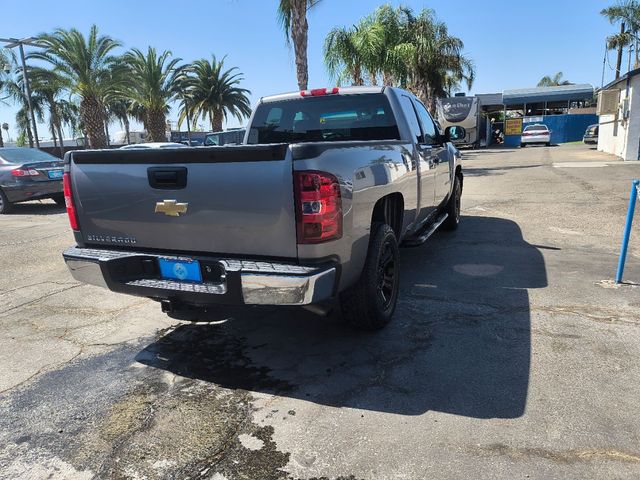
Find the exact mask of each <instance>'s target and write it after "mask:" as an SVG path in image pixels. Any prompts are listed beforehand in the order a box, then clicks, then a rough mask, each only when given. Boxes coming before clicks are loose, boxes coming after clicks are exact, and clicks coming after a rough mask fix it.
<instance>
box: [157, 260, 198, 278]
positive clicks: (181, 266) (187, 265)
mask: <svg viewBox="0 0 640 480" xmlns="http://www.w3.org/2000/svg"><path fill="white" fill-rule="evenodd" d="M158 264H159V265H160V275H161V276H162V278H165V279H168V280H179V281H181V282H202V275H201V274H200V262H198V261H197V260H189V259H181V260H173V259H169V258H159V259H158Z"/></svg>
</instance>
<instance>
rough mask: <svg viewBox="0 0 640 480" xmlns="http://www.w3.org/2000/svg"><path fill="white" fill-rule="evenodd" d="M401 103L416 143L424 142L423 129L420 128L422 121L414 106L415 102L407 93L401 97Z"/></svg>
mask: <svg viewBox="0 0 640 480" xmlns="http://www.w3.org/2000/svg"><path fill="white" fill-rule="evenodd" d="M400 104H401V105H402V111H403V112H404V116H405V118H406V119H407V122H409V129H410V130H411V134H412V136H413V138H414V140H415V142H416V143H422V130H420V123H419V122H418V114H417V113H416V110H415V108H414V107H413V102H412V101H411V99H410V98H409V97H407V96H406V95H402V96H401V97H400Z"/></svg>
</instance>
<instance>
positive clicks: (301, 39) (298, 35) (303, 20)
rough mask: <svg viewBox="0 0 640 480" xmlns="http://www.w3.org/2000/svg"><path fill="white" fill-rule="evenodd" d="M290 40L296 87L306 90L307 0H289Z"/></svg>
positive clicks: (307, 73)
mask: <svg viewBox="0 0 640 480" xmlns="http://www.w3.org/2000/svg"><path fill="white" fill-rule="evenodd" d="M291 6H292V12H291V40H292V41H293V49H294V52H295V56H296V74H297V76H298V88H299V89H300V90H306V89H307V85H308V83H309V69H308V65H307V32H308V31H309V24H308V23H307V0H291Z"/></svg>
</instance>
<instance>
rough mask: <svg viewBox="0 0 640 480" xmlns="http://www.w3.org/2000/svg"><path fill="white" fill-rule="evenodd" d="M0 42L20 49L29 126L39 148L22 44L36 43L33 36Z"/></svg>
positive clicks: (35, 44) (36, 45) (0, 39)
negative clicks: (29, 118)
mask: <svg viewBox="0 0 640 480" xmlns="http://www.w3.org/2000/svg"><path fill="white" fill-rule="evenodd" d="M0 42H2V43H4V44H5V46H4V47H5V48H14V47H18V48H19V50H20V60H21V62H22V78H23V81H24V94H25V95H26V97H27V105H28V106H29V116H30V117H31V128H32V129H33V137H34V139H35V141H36V148H40V140H38V127H37V125H36V116H35V114H34V113H33V105H32V104H31V86H30V85H29V75H27V63H26V62H25V59H24V46H25V45H29V46H32V47H39V46H40V45H38V44H37V43H36V39H35V38H33V37H29V38H23V39H22V40H18V39H17V38H0Z"/></svg>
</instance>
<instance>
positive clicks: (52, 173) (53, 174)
mask: <svg viewBox="0 0 640 480" xmlns="http://www.w3.org/2000/svg"><path fill="white" fill-rule="evenodd" d="M63 174H64V171H63V170H49V171H48V172H47V175H49V178H51V179H56V180H57V179H59V178H62V175H63Z"/></svg>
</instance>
